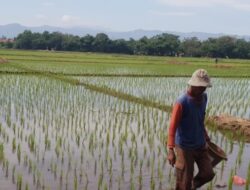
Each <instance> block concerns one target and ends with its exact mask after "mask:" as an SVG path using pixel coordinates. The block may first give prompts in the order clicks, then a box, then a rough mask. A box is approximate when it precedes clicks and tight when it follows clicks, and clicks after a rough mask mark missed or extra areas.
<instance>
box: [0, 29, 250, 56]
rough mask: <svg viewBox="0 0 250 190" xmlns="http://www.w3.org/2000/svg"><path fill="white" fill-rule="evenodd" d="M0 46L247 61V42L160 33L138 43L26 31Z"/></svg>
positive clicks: (98, 36)
mask: <svg viewBox="0 0 250 190" xmlns="http://www.w3.org/2000/svg"><path fill="white" fill-rule="evenodd" d="M0 47H4V48H15V49H28V50H56V51H82V52H102V53H122V54H130V55H158V56H186V57H218V58H242V59H248V58H250V42H249V41H246V40H244V39H238V38H235V37H232V36H222V37H219V38H208V39H207V40H205V41H200V40H198V38H196V37H192V38H187V39H184V40H180V39H179V36H176V35H173V34H168V33H162V34H159V35H156V36H153V37H151V38H148V37H146V36H144V37H142V38H140V39H139V40H134V39H132V38H130V39H129V40H124V39H117V40H111V39H110V38H109V37H108V35H106V34H105V33H98V34H96V36H92V35H86V36H83V37H79V36H75V35H70V34H62V33H60V32H52V33H50V32H48V31H45V32H43V33H36V32H34V33H32V32H31V31H29V30H25V31H24V32H23V33H20V34H19V35H18V36H17V37H16V38H15V39H14V41H13V42H8V43H0Z"/></svg>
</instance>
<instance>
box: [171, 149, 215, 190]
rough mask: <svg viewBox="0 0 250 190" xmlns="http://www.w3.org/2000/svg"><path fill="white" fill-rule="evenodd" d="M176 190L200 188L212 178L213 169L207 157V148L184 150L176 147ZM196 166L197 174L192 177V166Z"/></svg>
mask: <svg viewBox="0 0 250 190" xmlns="http://www.w3.org/2000/svg"><path fill="white" fill-rule="evenodd" d="M175 150H176V154H177V159H176V164H175V167H176V187H175V189H176V190H192V189H196V188H198V187H201V186H202V185H204V184H205V183H207V182H209V181H211V180H212V179H213V177H214V175H215V174H214V172H213V167H212V164H211V161H210V159H209V157H208V151H207V148H205V147H204V148H201V149H197V150H184V149H182V148H180V147H176V148H175ZM195 163H196V164H197V166H198V170H199V171H198V173H197V175H196V176H195V177H193V175H194V164H195Z"/></svg>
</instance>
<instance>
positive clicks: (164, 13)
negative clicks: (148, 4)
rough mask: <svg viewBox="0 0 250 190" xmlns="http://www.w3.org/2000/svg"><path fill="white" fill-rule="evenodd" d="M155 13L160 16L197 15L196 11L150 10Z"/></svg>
mask: <svg viewBox="0 0 250 190" xmlns="http://www.w3.org/2000/svg"><path fill="white" fill-rule="evenodd" d="M149 12H150V13H151V14H153V15H158V16H180V17H182V16H193V15H195V13H194V12H181V11H174V12H159V11H149Z"/></svg>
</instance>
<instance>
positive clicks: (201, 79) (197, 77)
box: [188, 69, 212, 87]
mask: <svg viewBox="0 0 250 190" xmlns="http://www.w3.org/2000/svg"><path fill="white" fill-rule="evenodd" d="M188 84H189V85H190V86H203V87H212V84H211V81H210V77H209V76H208V74H207V71H206V70H205V69H198V70H196V71H195V72H194V73H193V75H192V77H191V79H190V80H189V81H188Z"/></svg>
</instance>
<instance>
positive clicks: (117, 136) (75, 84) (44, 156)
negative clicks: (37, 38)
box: [0, 50, 250, 190]
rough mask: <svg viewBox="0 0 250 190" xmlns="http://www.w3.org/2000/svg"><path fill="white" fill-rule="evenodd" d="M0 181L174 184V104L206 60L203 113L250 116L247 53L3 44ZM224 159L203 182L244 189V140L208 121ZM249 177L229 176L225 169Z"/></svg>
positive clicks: (71, 186) (73, 186) (74, 188)
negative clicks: (170, 139)
mask: <svg viewBox="0 0 250 190" xmlns="http://www.w3.org/2000/svg"><path fill="white" fill-rule="evenodd" d="M0 58H2V60H5V61H2V63H0V85H1V93H0V100H1V101H0V168H1V169H0V170H1V172H0V189H6V190H12V189H18V190H22V189H23V190H29V189H45V190H49V189H50V190H53V189H60V190H78V189H86V190H87V189H89V190H92V189H93V190H95V189H96V190H108V189H114V190H117V189H121V190H127V189H128V190H134V189H141V190H144V189H146V190H147V189H148V190H160V189H162V190H171V189H174V186H175V172H174V168H172V167H171V166H170V165H169V164H168V163H167V160H166V157H167V151H166V148H165V142H166V138H167V132H168V125H169V119H170V114H171V106H172V105H173V104H174V102H175V99H176V98H177V97H178V96H179V95H180V94H181V93H183V92H184V91H185V90H186V88H187V85H186V82H187V80H188V79H189V77H190V75H191V74H192V72H193V71H194V70H195V69H198V68H205V69H207V70H208V72H209V74H210V75H211V76H212V83H213V87H212V88H211V89H208V90H207V93H208V97H209V102H208V109H207V115H220V114H229V115H232V116H236V117H241V118H245V119H250V78H249V76H250V61H249V60H232V59H222V60H219V63H218V64H215V63H214V60H213V59H209V58H170V57H145V56H127V55H113V54H93V53H68V52H46V51H17V50H0ZM207 128H208V133H209V136H210V137H211V139H212V141H213V142H215V143H216V144H217V145H219V146H220V147H221V148H222V149H223V150H224V151H225V152H226V154H227V156H228V160H227V161H223V162H221V163H220V164H218V165H217V166H216V167H215V172H216V176H215V178H214V179H213V181H212V182H210V183H208V184H207V185H206V186H204V187H202V188H201V189H204V190H205V189H207V190H210V189H217V188H218V186H219V185H226V187H224V189H233V190H247V189H249V188H250V187H249V185H250V153H249V152H250V144H249V143H248V142H246V141H244V138H237V140H236V139H235V138H232V137H233V135H234V134H233V132H231V133H230V132H228V134H225V133H222V132H221V131H219V130H216V127H214V126H209V125H208V126H207ZM234 175H238V176H241V177H243V178H245V179H246V180H247V183H246V184H245V185H243V186H237V185H235V184H233V181H232V176H234Z"/></svg>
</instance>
